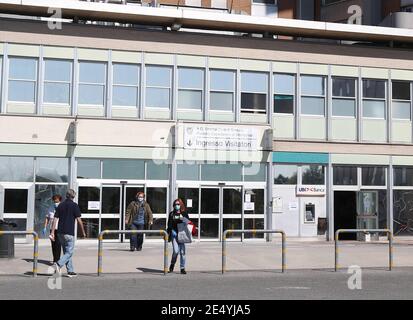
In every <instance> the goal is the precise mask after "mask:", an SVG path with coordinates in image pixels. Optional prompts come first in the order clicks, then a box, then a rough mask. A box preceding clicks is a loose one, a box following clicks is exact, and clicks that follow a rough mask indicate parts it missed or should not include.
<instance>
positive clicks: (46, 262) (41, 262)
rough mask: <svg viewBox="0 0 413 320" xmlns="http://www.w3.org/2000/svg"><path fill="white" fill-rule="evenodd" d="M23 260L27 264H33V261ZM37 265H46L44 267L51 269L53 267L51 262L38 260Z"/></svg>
mask: <svg viewBox="0 0 413 320" xmlns="http://www.w3.org/2000/svg"><path fill="white" fill-rule="evenodd" d="M22 260H23V261H26V262H30V263H33V259H22ZM37 263H38V264H44V265H46V266H49V267H51V266H52V265H53V263H52V262H51V261H49V260H37Z"/></svg>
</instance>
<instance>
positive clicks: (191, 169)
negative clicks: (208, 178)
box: [176, 163, 199, 181]
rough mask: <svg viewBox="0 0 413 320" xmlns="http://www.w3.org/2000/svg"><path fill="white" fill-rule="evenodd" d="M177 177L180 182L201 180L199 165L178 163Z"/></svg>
mask: <svg viewBox="0 0 413 320" xmlns="http://www.w3.org/2000/svg"><path fill="white" fill-rule="evenodd" d="M176 176H177V179H178V180H190V181H198V180H199V165H198V164H188V163H178V164H177V168H176Z"/></svg>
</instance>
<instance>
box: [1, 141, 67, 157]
mask: <svg viewBox="0 0 413 320" xmlns="http://www.w3.org/2000/svg"><path fill="white" fill-rule="evenodd" d="M0 154H1V155H2V156H32V157H33V156H37V157H68V156H70V151H69V147H68V146H66V145H51V144H12V143H0Z"/></svg>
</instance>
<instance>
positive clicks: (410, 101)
mask: <svg viewBox="0 0 413 320" xmlns="http://www.w3.org/2000/svg"><path fill="white" fill-rule="evenodd" d="M394 82H405V83H409V86H410V90H409V92H410V100H403V99H394V98H393V83H394ZM391 85H392V98H391V103H392V112H391V119H392V120H396V121H406V122H411V121H412V106H413V103H412V101H413V97H412V92H413V82H412V81H406V80H392V82H391ZM394 102H404V103H406V102H409V103H410V117H409V119H406V118H396V117H394V116H393V114H394V113H393V112H394V109H393V104H394Z"/></svg>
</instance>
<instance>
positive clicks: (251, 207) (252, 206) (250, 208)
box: [244, 202, 255, 211]
mask: <svg viewBox="0 0 413 320" xmlns="http://www.w3.org/2000/svg"><path fill="white" fill-rule="evenodd" d="M254 210H255V203H254V202H244V211H254Z"/></svg>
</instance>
